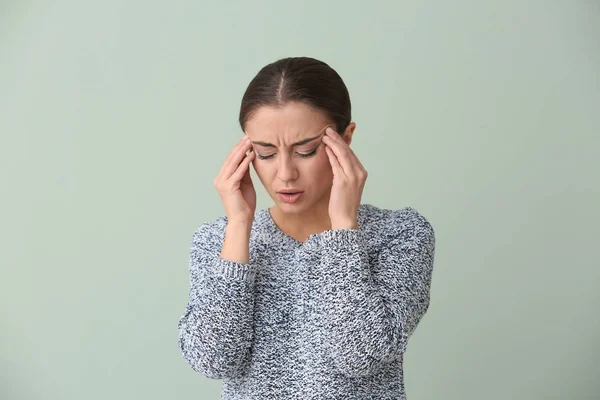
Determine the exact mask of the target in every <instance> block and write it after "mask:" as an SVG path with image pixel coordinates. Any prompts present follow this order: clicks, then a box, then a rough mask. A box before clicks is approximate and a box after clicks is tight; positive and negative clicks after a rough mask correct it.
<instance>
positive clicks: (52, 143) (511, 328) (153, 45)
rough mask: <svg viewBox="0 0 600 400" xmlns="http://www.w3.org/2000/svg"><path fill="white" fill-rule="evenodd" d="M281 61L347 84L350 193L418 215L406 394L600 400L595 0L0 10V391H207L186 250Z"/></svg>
mask: <svg viewBox="0 0 600 400" xmlns="http://www.w3.org/2000/svg"><path fill="white" fill-rule="evenodd" d="M288 56H312V57H315V58H319V59H322V60H324V61H325V62H327V63H328V64H330V65H331V66H332V67H333V68H334V69H336V70H337V71H338V72H339V74H340V75H341V76H342V78H343V79H344V80H345V82H346V84H347V86H348V88H349V91H350V95H351V99H352V103H353V120H354V121H356V123H357V129H356V131H355V135H354V141H353V142H352V146H353V148H354V149H355V152H356V153H357V155H358V157H359V158H360V159H361V161H362V162H363V164H364V166H365V168H366V169H367V171H368V172H369V178H368V180H367V184H366V186H365V191H364V195H363V202H365V203H371V204H375V205H377V206H379V207H385V208H402V207H406V206H411V207H414V208H415V209H417V210H418V211H419V212H421V213H422V214H423V215H424V216H426V217H427V218H428V219H429V220H430V221H431V223H432V225H433V226H434V229H435V232H436V245H437V246H436V257H435V269H434V275H433V283H432V291H431V305H430V308H429V311H428V312H427V314H426V315H425V317H424V318H423V320H422V321H421V324H420V325H419V326H418V328H417V330H416V331H415V333H414V335H413V336H412V338H411V340H410V342H409V347H408V351H407V353H406V355H405V368H404V371H405V382H406V390H407V396H408V399H409V400H434V399H439V400H442V399H443V400H447V399H457V400H471V399H473V400H480V399H487V400H494V399H498V400H499V399H515V400H516V399H523V400H525V399H527V400H531V399H598V398H600V383H599V378H600V367H599V366H598V360H599V359H600V315H599V314H600V312H599V311H598V310H599V306H600V295H599V294H598V291H599V289H600V263H599V261H598V256H599V254H598V240H599V238H600V230H599V222H600V221H599V214H600V212H599V206H600V193H599V192H600V191H599V181H600V178H599V171H600V155H599V154H600V152H599V147H600V146H599V144H600V143H599V142H600V139H599V135H600V73H599V72H600V4H599V2H597V1H592V0H589V1H566V0H565V1H558V0H557V1H502V2H500V1H494V2H491V1H488V2H481V1H468V0H460V1H454V2H445V1H438V2H421V1H416V0H414V1H387V2H369V3H366V2H346V1H340V0H338V1H330V2H320V1H319V2H317V1H302V2H285V1H262V2H261V1H258V2H242V1H237V2H216V1H211V2H207V1H185V2H164V1H163V2H152V1H150V2H148V1H139V0H138V1H129V2H124V1H121V0H119V1H117V0H110V1H102V2H81V1H74V0H70V1H68V0H64V1H53V2H43V1H16V0H15V1H10V0H9V1H6V0H4V1H2V2H0V133H1V143H0V178H1V185H0V188H1V191H2V192H1V196H0V198H1V207H0V210H1V213H2V214H1V215H0V221H1V223H0V226H1V228H2V229H1V237H0V239H1V243H2V244H1V246H2V251H1V252H0V257H1V258H0V267H1V276H0V318H1V322H2V325H1V327H0V328H1V329H0V335H1V346H0V352H1V353H0V398H2V399H3V400H4V399H6V400H16V399H45V400H47V399H56V400H64V399H86V400H96V399H98V400H100V399H146V400H153V399H174V398H179V399H215V400H216V399H217V398H218V395H219V393H220V390H221V385H222V381H218V380H211V379H208V378H205V377H204V376H202V375H200V374H198V373H196V372H194V371H193V370H192V369H191V367H189V366H188V365H187V364H186V362H185V361H184V359H183V358H182V356H181V354H180V351H179V348H178V343H177V337H178V332H177V323H178V319H179V317H180V316H181V314H182V313H183V311H184V308H185V305H186V302H187V299H188V288H189V287H188V284H189V282H188V251H189V246H190V242H191V238H192V234H193V232H194V230H195V229H196V228H197V227H198V226H199V225H200V224H201V223H202V222H204V221H205V220H208V219H213V218H217V217H218V216H220V215H222V214H223V213H224V210H223V208H222V205H221V202H220V198H219V197H218V194H217V192H216V190H215V189H214V188H213V183H212V180H213V178H214V177H215V175H216V174H217V172H218V170H219V169H220V167H221V164H222V162H223V160H224V159H225V157H226V155H227V153H228V152H229V151H230V149H231V148H232V147H233V146H234V145H235V144H236V143H237V141H238V140H239V139H240V138H241V135H242V132H241V130H240V128H239V126H238V124H237V116H238V111H239V105H240V100H241V96H242V94H243V92H244V90H245V88H246V85H247V84H248V83H249V82H250V80H251V79H252V77H253V76H254V75H255V74H256V73H257V72H258V70H259V69H260V68H261V67H262V66H264V65H265V64H267V63H270V62H272V61H275V60H276V59H278V58H282V57H288ZM252 176H253V178H254V183H255V186H256V188H257V192H258V196H259V204H258V207H259V208H264V207H268V206H269V205H270V204H271V200H270V198H268V196H267V194H266V192H265V191H264V189H263V188H262V186H261V185H260V181H258V179H257V177H256V175H255V173H254V171H253V172H252Z"/></svg>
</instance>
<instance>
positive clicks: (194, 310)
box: [178, 218, 256, 379]
mask: <svg viewBox="0 0 600 400" xmlns="http://www.w3.org/2000/svg"><path fill="white" fill-rule="evenodd" d="M224 223H225V219H224V218H223V219H219V220H217V221H210V222H206V223H204V224H202V225H201V226H200V227H199V228H198V229H197V230H196V231H195V232H194V235H193V238H192V243H191V246H190V255H189V273H190V291H189V301H188V303H187V306H186V308H185V312H184V313H183V315H182V316H181V318H180V320H179V324H178V329H179V347H180V349H181V352H182V354H183V357H184V359H185V360H186V361H187V362H188V364H189V365H190V366H191V367H192V368H193V369H194V370H195V371H197V372H199V373H201V374H203V375H205V376H206V377H208V378H212V379H225V378H228V377H234V376H237V375H239V374H241V373H242V372H243V371H242V370H243V367H244V361H245V360H246V357H247V356H248V353H249V350H250V347H251V345H252V342H253V328H252V325H253V319H254V293H255V287H254V279H255V277H256V268H255V266H253V265H250V264H248V260H249V255H248V254H249V241H250V228H248V227H247V226H244V225H243V224H234V223H231V224H228V225H227V227H223V225H224ZM223 231H225V235H224V236H225V237H224V238H223V234H222V232H223Z"/></svg>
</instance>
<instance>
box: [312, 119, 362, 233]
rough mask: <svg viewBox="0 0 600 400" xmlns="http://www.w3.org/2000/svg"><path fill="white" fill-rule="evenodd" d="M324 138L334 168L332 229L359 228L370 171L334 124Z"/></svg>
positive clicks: (330, 209) (331, 203)
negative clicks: (362, 199) (364, 192)
mask: <svg viewBox="0 0 600 400" xmlns="http://www.w3.org/2000/svg"><path fill="white" fill-rule="evenodd" d="M323 142H324V143H325V145H326V146H325V152H326V153H327V156H328V157H329V163H330V164H331V169H332V170H333V186H332V187H331V196H330V198H329V217H330V218H331V225H332V228H331V229H358V208H359V206H360V201H361V197H362V192H363V189H364V187H365V182H366V180H367V175H368V174H367V171H366V170H365V168H364V167H363V165H362V164H361V163H360V161H359V160H358V157H356V154H354V152H353V151H352V149H351V148H350V147H349V146H348V144H346V142H345V141H344V139H342V137H341V136H340V135H339V134H338V133H336V132H335V131H334V130H333V129H332V128H331V127H328V128H327V130H326V131H325V135H324V136H323Z"/></svg>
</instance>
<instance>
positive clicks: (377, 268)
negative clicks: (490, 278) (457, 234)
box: [321, 209, 435, 377]
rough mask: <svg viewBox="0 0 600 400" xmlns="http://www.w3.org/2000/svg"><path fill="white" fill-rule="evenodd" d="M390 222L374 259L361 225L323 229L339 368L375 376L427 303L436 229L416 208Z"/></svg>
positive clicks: (400, 347)
mask: <svg viewBox="0 0 600 400" xmlns="http://www.w3.org/2000/svg"><path fill="white" fill-rule="evenodd" d="M395 213H396V215H398V216H399V218H397V219H394V220H393V221H386V226H385V227H384V228H382V229H383V231H384V232H383V233H382V234H383V236H384V237H385V240H384V241H383V245H382V246H383V247H382V248H381V250H380V252H379V256H378V258H377V260H374V261H373V265H369V258H368V255H367V252H366V247H365V243H366V240H368V238H366V237H365V236H364V234H363V232H362V231H359V230H355V229H345V230H330V231H325V232H324V233H323V242H322V243H323V245H324V249H323V250H324V262H323V263H322V264H321V268H322V271H321V276H322V279H323V280H324V286H323V288H324V290H323V295H324V299H323V301H324V307H325V310H326V316H327V318H326V320H327V322H326V323H325V326H326V329H327V330H328V334H327V335H326V337H327V338H328V342H327V343H326V345H327V346H328V349H329V351H330V352H331V354H330V355H331V357H332V358H333V360H334V363H335V365H336V366H337V367H338V369H339V370H340V372H341V373H343V374H345V375H348V376H351V377H360V376H367V375H371V374H373V373H375V372H377V370H378V369H379V368H380V367H381V366H382V365H383V364H384V363H387V362H390V361H392V360H394V359H397V358H398V357H399V356H401V355H402V354H403V353H404V352H405V351H406V348H407V342H408V338H409V337H410V336H411V334H412V333H413V331H414V330H415V328H416V327H417V324H418V323H419V321H420V320H421V318H422V317H423V315H424V314H425V312H426V311H427V309H428V307H429V297H430V286H431V277H432V270H433V259H434V251H435V250H434V248H435V235H434V231H433V228H432V226H431V224H430V223H429V222H428V221H427V220H426V219H425V218H424V217H423V216H421V215H420V214H419V213H417V212H416V210H414V209H409V213H408V218H407V217H406V214H404V217H401V215H402V214H401V213H402V211H401V210H400V211H395Z"/></svg>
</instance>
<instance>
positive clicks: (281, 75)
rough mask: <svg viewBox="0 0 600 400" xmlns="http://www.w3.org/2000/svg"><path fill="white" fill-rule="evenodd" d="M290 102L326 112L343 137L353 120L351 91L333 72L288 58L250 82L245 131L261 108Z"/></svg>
mask: <svg viewBox="0 0 600 400" xmlns="http://www.w3.org/2000/svg"><path fill="white" fill-rule="evenodd" d="M290 102H300V103H304V104H306V105H308V106H311V107H312V108H315V109H317V110H320V111H322V112H324V113H325V114H326V115H327V116H328V117H329V118H330V119H331V120H332V121H333V122H334V123H335V128H336V131H337V132H339V133H343V132H344V130H345V129H346V127H347V126H348V124H350V122H351V120H352V119H351V113H350V109H351V105H350V95H349V93H348V89H347V88H346V85H345V84H344V81H343V80H342V78H341V77H340V76H339V75H338V73H337V72H335V70H334V69H333V68H331V67H330V66H329V65H327V64H326V63H324V62H323V61H319V60H316V59H314V58H310V57H288V58H282V59H280V60H277V61H275V62H273V63H271V64H268V65H266V66H264V67H263V68H262V69H261V70H260V71H259V72H258V74H256V76H255V77H254V79H252V81H250V84H249V85H248V88H246V91H245V92H244V96H243V97H242V105H241V107H240V116H239V123H240V126H241V128H242V130H243V131H245V126H246V122H247V121H248V120H249V119H250V118H251V117H252V115H253V114H254V113H255V112H256V111H257V110H258V109H259V108H260V107H262V106H271V107H282V106H284V105H286V104H287V103H290Z"/></svg>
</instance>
